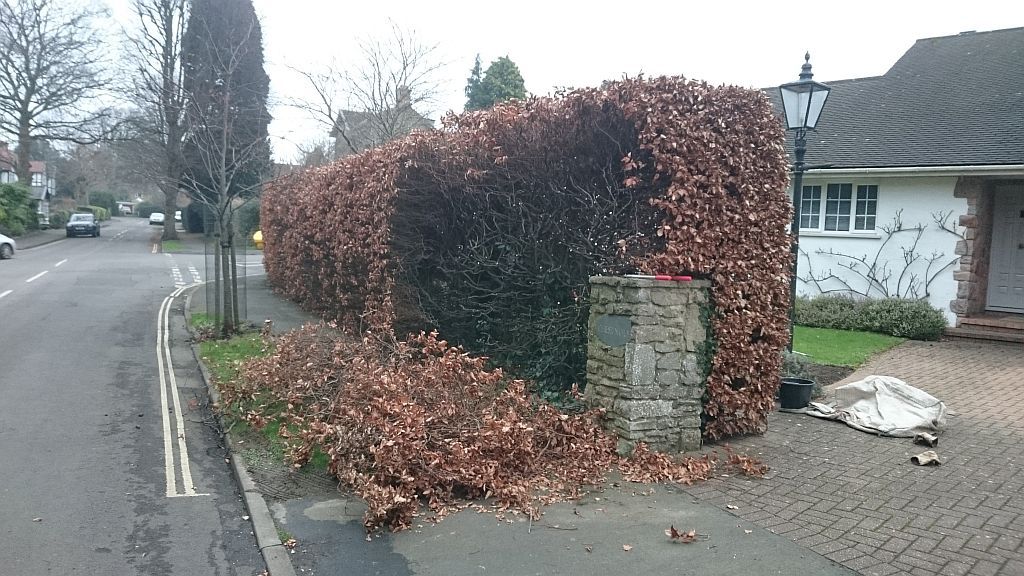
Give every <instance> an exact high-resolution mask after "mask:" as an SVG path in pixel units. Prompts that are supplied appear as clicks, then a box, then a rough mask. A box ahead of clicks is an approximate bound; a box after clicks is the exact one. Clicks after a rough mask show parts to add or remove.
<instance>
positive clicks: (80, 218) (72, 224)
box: [64, 214, 100, 238]
mask: <svg viewBox="0 0 1024 576" xmlns="http://www.w3.org/2000/svg"><path fill="white" fill-rule="evenodd" d="M64 231H65V232H67V235H68V238H71V237H72V236H92V237H93V238H98V237H99V235H100V223H99V221H97V220H96V217H95V216H93V215H92V214H72V215H71V218H68V223H67V224H65V225H64Z"/></svg>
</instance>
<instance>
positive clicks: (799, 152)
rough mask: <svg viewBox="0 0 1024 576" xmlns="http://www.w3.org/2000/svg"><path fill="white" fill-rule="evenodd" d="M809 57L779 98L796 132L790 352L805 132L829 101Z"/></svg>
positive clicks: (798, 251) (805, 55)
mask: <svg viewBox="0 0 1024 576" xmlns="http://www.w3.org/2000/svg"><path fill="white" fill-rule="evenodd" d="M813 77H814V74H812V73H811V55H810V53H807V54H804V65H803V66H802V67H801V69H800V79H799V80H797V81H796V82H790V83H788V84H783V85H782V86H779V94H780V96H781V97H782V108H783V110H784V111H785V113H786V129H787V130H794V131H795V132H796V140H795V142H794V146H793V152H794V155H795V157H796V158H795V162H793V222H792V223H791V224H790V234H791V235H792V247H791V250H792V252H793V277H792V278H791V279H790V283H789V344H788V345H787V346H786V349H787V350H789V351H790V352H792V351H793V321H794V319H795V315H796V278H797V264H798V262H799V257H800V194H801V192H802V190H803V180H804V170H806V169H807V166H806V164H804V155H805V154H806V153H807V131H808V130H813V129H814V128H815V126H817V125H818V117H819V116H821V110H822V108H824V107H825V100H826V99H828V93H829V90H831V89H830V88H829V87H828V86H826V85H824V84H822V83H820V82H815V81H813V80H811V78H813Z"/></svg>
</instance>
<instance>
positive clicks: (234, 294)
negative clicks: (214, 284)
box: [228, 223, 242, 328]
mask: <svg viewBox="0 0 1024 576" xmlns="http://www.w3.org/2000/svg"><path fill="white" fill-rule="evenodd" d="M228 226H229V230H231V241H230V242H231V310H232V311H233V312H234V314H235V317H234V322H235V328H238V327H239V326H241V325H242V320H241V313H240V312H239V310H238V259H237V257H236V255H235V226H234V224H233V223H228Z"/></svg>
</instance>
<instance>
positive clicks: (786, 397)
mask: <svg viewBox="0 0 1024 576" xmlns="http://www.w3.org/2000/svg"><path fill="white" fill-rule="evenodd" d="M813 391H814V380H808V379H806V378H783V379H782V386H781V387H780V388H779V403H780V404H781V405H782V408H783V409H785V410H799V409H801V408H806V407H807V404H808V403H810V401H811V392H813Z"/></svg>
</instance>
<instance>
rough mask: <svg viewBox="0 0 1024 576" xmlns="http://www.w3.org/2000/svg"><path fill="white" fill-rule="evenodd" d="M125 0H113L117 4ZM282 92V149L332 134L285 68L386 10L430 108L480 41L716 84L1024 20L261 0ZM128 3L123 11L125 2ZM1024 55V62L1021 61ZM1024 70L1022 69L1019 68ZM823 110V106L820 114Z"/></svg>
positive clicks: (612, 5) (580, 68)
mask: <svg viewBox="0 0 1024 576" xmlns="http://www.w3.org/2000/svg"><path fill="white" fill-rule="evenodd" d="M120 1H121V0H110V3H111V4H118V3H119V2H120ZM254 4H255V6H256V10H257V12H258V14H259V15H260V17H261V22H262V26H263V37H264V53H265V58H266V68H267V72H268V73H269V75H270V78H271V92H272V97H273V98H274V99H275V102H276V104H275V105H274V106H273V108H272V112H273V113H274V115H275V121H274V123H273V124H272V125H271V127H270V131H271V135H272V139H273V146H274V154H275V158H276V159H277V160H278V161H285V162H286V161H293V160H295V159H297V157H298V152H297V148H296V145H299V144H304V143H308V142H310V141H312V140H316V139H323V137H324V135H325V134H323V131H322V130H321V129H320V128H319V127H317V126H316V125H315V124H312V123H311V122H310V121H309V120H308V119H307V118H305V117H304V115H303V114H302V113H301V112H299V111H297V110H295V109H290V108H288V107H286V106H283V105H282V104H280V103H281V102H284V101H286V100H287V99H289V98H293V97H302V96H303V95H304V94H307V89H306V87H305V86H304V84H303V80H301V78H299V77H297V76H296V75H295V73H294V72H292V71H291V70H289V68H288V67H295V68H301V69H315V68H317V67H320V66H323V65H324V64H325V63H327V62H329V61H331V60H332V59H336V60H337V61H338V62H340V63H343V64H344V63H346V62H354V61H356V60H357V59H358V48H357V41H358V39H359V38H361V37H371V36H377V35H388V34H390V28H389V26H390V25H389V20H390V21H393V22H394V23H395V24H397V25H398V26H399V27H401V28H403V29H406V30H413V31H415V33H416V35H417V36H418V37H419V38H420V39H421V40H422V41H423V42H424V43H427V44H437V45H438V55H439V56H440V59H442V60H444V61H445V62H447V65H446V68H445V70H444V74H443V76H442V77H441V78H440V80H441V86H442V94H441V103H440V104H439V106H438V107H437V108H438V109H436V110H431V111H428V112H430V113H432V114H431V117H434V118H436V117H438V116H439V115H440V113H443V112H445V111H446V110H449V109H453V110H456V111H461V110H462V107H463V104H464V103H465V97H464V94H463V90H464V88H465V85H466V77H467V76H468V75H469V70H470V68H471V67H472V64H473V58H474V56H475V55H476V54H477V53H479V54H480V56H481V59H482V61H483V65H484V67H485V68H486V66H487V64H488V63H489V62H490V61H491V60H493V59H495V58H497V57H499V56H505V55H507V56H508V57H509V58H511V59H512V60H513V61H514V62H515V63H516V64H517V65H518V66H519V69H520V70H521V71H522V74H523V78H524V79H525V82H526V88H527V90H528V91H529V92H531V93H534V94H538V95H541V94H547V93H549V92H551V91H552V90H553V89H555V88H556V87H564V86H572V87H580V86H594V85H597V84H600V82H601V81H602V80H605V79H614V78H619V77H621V76H622V75H623V74H624V73H626V74H629V75H630V76H633V75H636V74H637V73H639V72H644V73H645V74H648V75H660V74H681V75H684V76H686V77H688V78H694V79H700V80H707V81H708V82H711V83H713V84H722V83H726V84H737V85H741V86H751V87H765V86H775V85H778V84H781V83H783V82H788V81H792V80H795V79H796V78H797V75H798V74H799V71H800V65H801V64H802V63H803V55H804V52H805V51H810V53H811V64H813V66H814V73H815V80H820V81H823V82H828V81H829V80H837V79H844V78H857V77H864V76H875V75H879V74H883V73H885V71H886V70H887V69H888V68H889V67H890V66H891V65H892V64H893V63H894V62H895V61H896V60H897V59H898V58H899V57H900V56H901V55H902V54H903V53H904V52H905V51H906V50H907V49H908V48H909V47H910V46H911V45H912V44H913V43H914V41H915V40H917V39H919V38H929V37H934V36H946V35H950V34H957V33H959V32H963V31H967V30H976V31H983V30H996V29H1000V28H1013V27H1019V26H1024V2H1020V1H1019V0H971V1H964V0H956V1H951V0H932V1H919V0H909V1H904V0H887V1H879V0H862V1H859V2H851V1H849V0H847V1H842V2H837V1H829V0H818V1H816V2H808V1H802V2H792V1H790V2H785V1H760V2H758V1H739V0H717V1H700V2H693V1H686V0H676V1H670V0H649V1H647V2H630V1H622V0H619V1H616V2H609V1H604V0H594V1H589V2H586V1H560V0H547V1H540V0H513V1H511V2H503V3H493V2H487V1H486V0H484V1H480V0H477V1H475V2H459V1H451V0H433V1H431V0H421V1H405V0H376V1H364V2H343V1H331V0H254ZM118 11H120V10H118ZM1022 66H1024V64H1022ZM1022 73H1024V72H1022ZM825 113H826V114H827V110H826V112H825Z"/></svg>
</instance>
